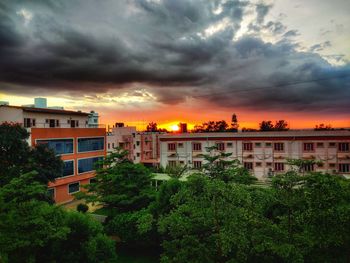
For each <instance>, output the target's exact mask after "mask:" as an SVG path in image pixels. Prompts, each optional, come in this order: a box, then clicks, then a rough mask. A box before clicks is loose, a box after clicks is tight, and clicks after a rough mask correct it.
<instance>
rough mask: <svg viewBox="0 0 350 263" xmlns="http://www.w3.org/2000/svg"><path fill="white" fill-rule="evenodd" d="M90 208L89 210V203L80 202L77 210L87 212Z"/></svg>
mask: <svg viewBox="0 0 350 263" xmlns="http://www.w3.org/2000/svg"><path fill="white" fill-rule="evenodd" d="M88 210H89V207H88V205H86V204H79V205H78V206H77V211H78V212H81V213H86V212H87V211H88Z"/></svg>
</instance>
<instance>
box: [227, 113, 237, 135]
mask: <svg viewBox="0 0 350 263" xmlns="http://www.w3.org/2000/svg"><path fill="white" fill-rule="evenodd" d="M238 128H239V124H238V119H237V115H236V114H235V113H234V114H232V119H231V126H230V128H229V129H228V130H229V131H231V132H237V131H238Z"/></svg>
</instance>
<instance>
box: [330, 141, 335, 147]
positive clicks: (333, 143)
mask: <svg viewBox="0 0 350 263" xmlns="http://www.w3.org/2000/svg"><path fill="white" fill-rule="evenodd" d="M328 146H329V147H335V146H336V143H335V142H330V143H329V144H328Z"/></svg>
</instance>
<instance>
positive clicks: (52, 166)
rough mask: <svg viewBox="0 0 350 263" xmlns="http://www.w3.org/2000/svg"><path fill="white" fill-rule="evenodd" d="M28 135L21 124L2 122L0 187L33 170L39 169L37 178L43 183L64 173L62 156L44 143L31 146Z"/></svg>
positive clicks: (0, 136) (0, 133)
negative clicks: (57, 154) (43, 144)
mask: <svg viewBox="0 0 350 263" xmlns="http://www.w3.org/2000/svg"><path fill="white" fill-rule="evenodd" d="M28 137H29V133H28V132H27V130H26V129H24V128H23V127H21V126H20V124H13V123H3V124H0V149H1V151H0V187H1V186H4V185H5V184H7V183H9V182H10V181H11V179H13V178H16V177H17V178H18V177H19V176H20V175H21V174H24V173H28V172H31V171H37V176H36V178H35V180H37V181H38V182H41V183H43V184H47V183H48V182H49V181H54V180H55V178H56V177H58V176H61V175H62V169H63V162H62V160H61V159H60V157H59V156H56V155H55V153H54V152H53V151H52V150H50V149H48V148H46V147H45V146H42V145H38V146H36V147H34V148H30V147H29V145H28V143H27V142H26V140H27V139H28Z"/></svg>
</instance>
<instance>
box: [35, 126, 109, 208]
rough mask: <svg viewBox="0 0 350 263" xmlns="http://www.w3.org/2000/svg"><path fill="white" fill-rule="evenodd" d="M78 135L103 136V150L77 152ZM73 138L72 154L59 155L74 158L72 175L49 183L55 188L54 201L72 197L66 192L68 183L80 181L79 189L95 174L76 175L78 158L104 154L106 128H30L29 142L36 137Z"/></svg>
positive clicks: (63, 201) (63, 200) (62, 200)
mask: <svg viewBox="0 0 350 263" xmlns="http://www.w3.org/2000/svg"><path fill="white" fill-rule="evenodd" d="M79 137H104V138H105V145H104V150H102V151H94V152H86V153H78V152H77V151H78V149H77V148H78V146H77V142H78V138H79ZM65 138H73V144H74V149H73V154H65V155H62V156H61V159H62V160H74V175H72V176H66V177H64V178H58V179H56V181H55V182H50V183H49V185H48V186H49V188H55V201H56V203H66V202H70V201H72V200H73V199H74V197H73V196H72V194H69V193H68V184H70V183H75V182H80V190H81V191H82V190H83V188H82V187H81V186H82V185H84V184H88V183H89V179H90V178H92V177H94V176H95V172H87V173H84V174H81V175H78V159H80V158H86V157H96V156H106V130H105V129H104V128H32V129H31V144H32V145H35V144H36V143H35V142H36V140H38V139H65Z"/></svg>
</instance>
